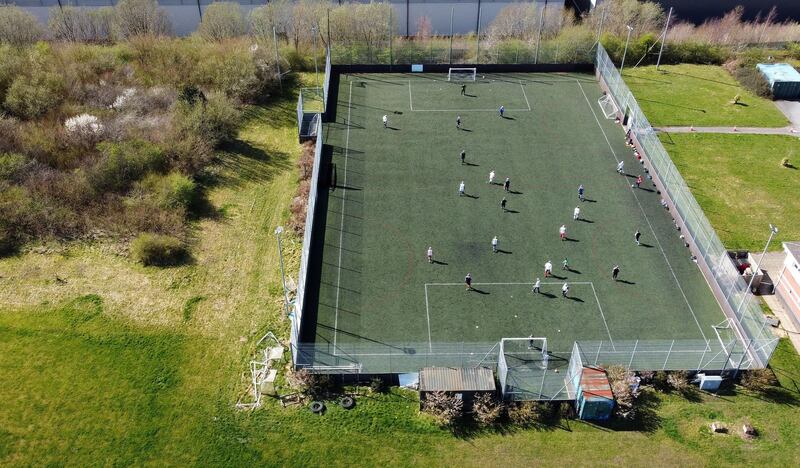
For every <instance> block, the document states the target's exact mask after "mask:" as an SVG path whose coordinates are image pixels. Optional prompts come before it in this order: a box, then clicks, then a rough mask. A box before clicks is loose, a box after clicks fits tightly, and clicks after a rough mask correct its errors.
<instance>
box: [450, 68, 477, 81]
mask: <svg viewBox="0 0 800 468" xmlns="http://www.w3.org/2000/svg"><path fill="white" fill-rule="evenodd" d="M477 75H478V69H477V68H450V69H449V70H448V71H447V81H475V79H476V77H477Z"/></svg>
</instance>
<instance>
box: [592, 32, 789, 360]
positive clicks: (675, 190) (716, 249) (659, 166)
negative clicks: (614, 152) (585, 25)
mask: <svg viewBox="0 0 800 468" xmlns="http://www.w3.org/2000/svg"><path fill="white" fill-rule="evenodd" d="M596 69H597V74H598V77H599V78H600V82H601V85H602V86H604V87H605V88H606V89H608V94H609V95H610V96H611V98H612V99H613V100H614V102H615V104H616V106H617V109H618V110H619V114H620V117H621V118H623V119H627V125H628V126H629V128H630V131H631V137H632V138H633V139H634V140H635V141H636V142H637V144H638V145H639V147H640V148H641V150H642V152H643V157H644V158H645V160H647V161H648V162H649V164H650V166H651V167H652V172H653V176H654V178H655V179H657V180H658V181H659V182H660V185H661V187H663V195H664V197H665V198H667V199H668V200H669V203H670V205H672V206H674V208H675V210H674V211H675V213H674V214H675V215H677V217H678V218H679V221H680V224H681V225H682V226H683V227H684V235H685V236H686V238H687V239H688V240H690V245H691V246H693V247H694V249H695V250H696V251H697V252H699V254H700V255H699V256H698V263H699V264H700V265H701V270H702V271H703V273H704V274H705V276H706V278H707V280H708V281H709V283H710V284H711V285H712V289H713V290H714V292H715V295H716V296H717V299H718V300H720V302H722V303H723V304H722V305H723V310H725V312H726V315H727V316H728V317H729V318H730V319H731V321H732V323H733V324H734V326H735V327H736V329H737V330H738V332H739V335H740V336H739V339H740V340H741V342H742V343H744V347H745V349H744V350H743V351H744V354H743V355H742V356H741V361H742V364H741V365H742V366H743V367H765V366H766V365H767V363H768V362H769V358H770V356H772V352H773V351H774V350H775V347H776V346H777V344H778V342H777V339H776V338H775V336H774V335H773V334H772V332H771V331H770V329H769V327H768V326H767V322H766V320H765V319H764V314H763V313H762V312H761V308H760V307H759V305H758V303H757V302H756V301H750V300H748V297H749V296H750V292H749V291H748V290H747V282H746V281H745V280H744V278H743V277H742V276H741V275H740V274H739V272H738V270H737V269H736V267H735V266H734V265H733V263H732V262H731V261H730V258H729V257H728V252H727V251H726V249H725V247H724V246H723V245H722V242H721V241H720V240H719V237H717V234H716V232H714V229H713V228H712V227H711V223H709V221H708V219H707V218H706V216H705V214H704V213H703V210H702V209H701V208H700V205H698V204H697V201H696V200H695V198H694V196H692V193H691V192H690V191H689V187H688V186H687V185H686V182H685V181H684V180H683V177H681V175H680V173H679V172H678V169H677V168H676V167H675V165H674V164H673V163H672V160H671V159H670V157H669V154H667V151H666V150H665V149H664V146H663V145H662V144H661V141H660V140H659V138H658V135H657V134H656V132H655V130H654V129H653V127H652V126H651V125H650V122H648V120H647V117H645V115H644V113H643V112H642V110H641V109H640V108H639V105H638V103H637V102H636V99H635V98H634V96H633V93H631V91H630V89H628V86H627V85H626V84H625V82H624V81H623V79H622V76H621V75H620V73H619V71H618V70H617V69H616V67H615V66H614V64H613V62H612V61H611V59H610V58H609V56H608V54H607V53H606V51H605V49H603V47H602V46H601V45H600V44H598V45H597V55H596ZM726 306H727V307H726ZM747 359H754V360H756V361H757V362H755V363H753V364H752V365H750V366H748V365H746V364H745V363H744V361H746V360H747Z"/></svg>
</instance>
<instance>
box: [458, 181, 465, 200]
mask: <svg viewBox="0 0 800 468" xmlns="http://www.w3.org/2000/svg"><path fill="white" fill-rule="evenodd" d="M464 187H465V186H464V181H463V180H462V181H461V183H460V184H458V196H459V197H463V196H464Z"/></svg>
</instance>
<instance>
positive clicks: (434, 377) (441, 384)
mask: <svg viewBox="0 0 800 468" xmlns="http://www.w3.org/2000/svg"><path fill="white" fill-rule="evenodd" d="M495 388H496V387H495V383H494V373H493V372H492V370H491V369H488V368H486V367H476V368H453V367H426V368H424V369H422V371H420V373H419V391H421V392H488V391H494V390H495Z"/></svg>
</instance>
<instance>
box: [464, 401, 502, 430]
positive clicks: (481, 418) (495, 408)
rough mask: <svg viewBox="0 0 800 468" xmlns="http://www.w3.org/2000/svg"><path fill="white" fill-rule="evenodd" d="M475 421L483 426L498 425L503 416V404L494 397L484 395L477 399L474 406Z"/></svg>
mask: <svg viewBox="0 0 800 468" xmlns="http://www.w3.org/2000/svg"><path fill="white" fill-rule="evenodd" d="M472 412H473V414H474V416H475V421H476V422H477V423H478V424H479V425H481V426H483V427H489V426H493V425H495V424H497V422H498V421H499V420H500V416H501V415H502V414H503V403H502V402H499V401H497V400H496V399H495V398H494V396H493V395H491V394H488V393H484V394H482V395H479V396H477V397H476V398H475V402H474V403H473V406H472Z"/></svg>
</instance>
